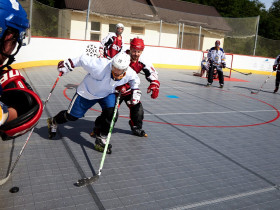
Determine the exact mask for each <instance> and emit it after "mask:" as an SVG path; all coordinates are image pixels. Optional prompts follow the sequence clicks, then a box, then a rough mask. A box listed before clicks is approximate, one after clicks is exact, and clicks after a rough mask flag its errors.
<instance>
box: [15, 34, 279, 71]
mask: <svg viewBox="0 0 280 210" xmlns="http://www.w3.org/2000/svg"><path fill="white" fill-rule="evenodd" d="M89 44H94V45H96V46H97V47H98V46H99V42H93V41H83V40H70V39H56V38H40V37H32V39H31V42H30V44H29V45H28V46H25V47H22V48H21V50H20V52H19V53H18V55H17V56H16V62H15V64H20V63H25V62H34V61H51V60H64V59H67V58H73V57H78V56H80V55H81V54H82V53H84V52H85V50H86V47H87V46H88V45H89ZM128 48H129V45H128V44H125V45H124V49H128ZM143 56H145V57H146V58H148V59H149V61H150V62H152V63H153V64H161V65H167V66H168V65H175V66H174V68H176V66H177V67H178V66H183V67H185V68H188V67H194V66H197V68H200V63H201V60H202V56H203V52H202V51H195V50H181V49H177V48H168V47H157V46H146V47H145V50H144V52H143ZM273 64H274V59H273V58H264V57H254V56H245V55H233V65H232V68H234V69H244V70H256V71H271V70H272V66H273ZM227 65H229V63H227Z"/></svg>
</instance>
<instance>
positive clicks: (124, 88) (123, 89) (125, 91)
mask: <svg viewBox="0 0 280 210" xmlns="http://www.w3.org/2000/svg"><path fill="white" fill-rule="evenodd" d="M130 91H131V89H130V85H129V84H128V83H126V84H124V85H121V86H118V87H116V93H119V92H121V95H122V96H126V95H128V94H129V93H130Z"/></svg>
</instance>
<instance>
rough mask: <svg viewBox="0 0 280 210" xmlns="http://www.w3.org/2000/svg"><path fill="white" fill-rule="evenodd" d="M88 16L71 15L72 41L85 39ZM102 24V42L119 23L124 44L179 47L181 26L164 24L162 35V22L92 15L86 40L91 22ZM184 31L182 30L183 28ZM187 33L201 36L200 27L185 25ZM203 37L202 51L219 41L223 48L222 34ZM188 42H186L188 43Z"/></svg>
mask: <svg viewBox="0 0 280 210" xmlns="http://www.w3.org/2000/svg"><path fill="white" fill-rule="evenodd" d="M85 21H86V14H85V13H83V12H77V11H72V14H71V21H70V22H71V27H70V28H71V29H70V36H69V37H70V39H84V37H85V28H86V24H85ZM91 21H94V22H100V23H101V26H100V27H101V29H100V40H99V41H101V40H102V39H103V38H105V37H106V36H107V35H108V33H109V24H117V23H119V22H121V23H123V24H124V26H125V29H124V32H123V34H122V36H123V42H124V43H129V42H130V40H131V39H133V38H135V37H140V38H142V39H143V40H144V42H145V44H146V45H158V44H160V46H165V47H177V40H178V30H179V25H178V24H177V25H175V24H168V23H164V22H163V23H162V31H161V34H160V22H156V23H154V22H148V21H146V22H143V21H140V20H131V19H128V18H121V19H120V18H119V19H118V18H115V19H113V18H111V17H105V16H98V15H93V14H92V15H90V18H89V24H88V31H87V36H86V39H87V40H90V33H91V24H90V22H91ZM131 26H139V27H144V28H145V33H144V34H134V33H132V32H131ZM181 30H182V28H181ZM184 32H185V33H192V34H199V27H190V26H187V25H185V27H184ZM202 35H204V38H203V41H202V43H201V44H202V50H203V51H205V50H207V49H209V48H211V47H213V46H214V44H215V41H216V40H217V39H218V40H220V41H221V46H223V38H222V37H221V36H220V33H218V32H216V33H209V32H207V31H203V30H202ZM159 39H160V43H159ZM186 41H188V40H184V41H183V43H184V42H186Z"/></svg>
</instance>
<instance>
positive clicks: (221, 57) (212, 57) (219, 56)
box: [207, 47, 226, 65]
mask: <svg viewBox="0 0 280 210" xmlns="http://www.w3.org/2000/svg"><path fill="white" fill-rule="evenodd" d="M207 58H208V61H212V62H213V63H214V65H215V64H216V65H220V64H221V63H224V64H225V63H226V55H225V52H224V50H223V48H219V49H218V50H217V49H216V48H215V47H212V48H211V49H210V50H209V51H208V54H207Z"/></svg>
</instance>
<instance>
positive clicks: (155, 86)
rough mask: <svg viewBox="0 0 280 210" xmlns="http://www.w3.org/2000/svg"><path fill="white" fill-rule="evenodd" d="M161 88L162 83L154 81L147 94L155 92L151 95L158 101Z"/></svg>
mask: <svg viewBox="0 0 280 210" xmlns="http://www.w3.org/2000/svg"><path fill="white" fill-rule="evenodd" d="M159 86H160V83H159V81H158V80H153V81H152V82H151V83H150V86H149V87H148V89H147V93H150V92H151V91H153V92H152V95H151V98H153V99H156V98H157V97H158V93H159Z"/></svg>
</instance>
